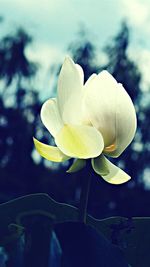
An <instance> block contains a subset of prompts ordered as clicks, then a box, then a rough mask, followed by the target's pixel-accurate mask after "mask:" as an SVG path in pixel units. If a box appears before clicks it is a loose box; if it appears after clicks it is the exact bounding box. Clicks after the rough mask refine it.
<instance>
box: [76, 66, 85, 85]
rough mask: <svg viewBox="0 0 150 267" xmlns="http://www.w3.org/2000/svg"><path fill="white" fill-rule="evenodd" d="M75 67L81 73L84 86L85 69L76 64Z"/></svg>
mask: <svg viewBox="0 0 150 267" xmlns="http://www.w3.org/2000/svg"><path fill="white" fill-rule="evenodd" d="M75 65H76V68H77V70H78V72H79V75H80V79H81V83H82V84H83V83H84V72H83V69H82V67H81V66H80V65H79V64H75Z"/></svg>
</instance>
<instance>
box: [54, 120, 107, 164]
mask: <svg viewBox="0 0 150 267" xmlns="http://www.w3.org/2000/svg"><path fill="white" fill-rule="evenodd" d="M55 142H56V145H57V146H58V147H59V149H60V150H61V151H62V152H63V153H64V154H66V155H68V156H70V157H73V158H80V159H87V158H93V157H97V156H99V155H100V154H101V152H102V150H103V148H104V142H103V138H102V136H101V134H100V133H99V132H98V131H97V130H96V129H95V128H94V127H91V126H86V125H79V126H72V125H65V126H64V127H63V128H62V129H61V130H60V132H59V134H58V135H57V136H56V137H55Z"/></svg>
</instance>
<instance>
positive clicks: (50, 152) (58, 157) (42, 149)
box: [33, 138, 69, 162]
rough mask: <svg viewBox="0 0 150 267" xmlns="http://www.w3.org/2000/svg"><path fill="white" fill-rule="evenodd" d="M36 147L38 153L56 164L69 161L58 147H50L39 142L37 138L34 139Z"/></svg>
mask: <svg viewBox="0 0 150 267" xmlns="http://www.w3.org/2000/svg"><path fill="white" fill-rule="evenodd" d="M33 141H34V145H35V148H36V150H37V151H38V153H39V154H40V155H41V156H42V157H43V158H45V159H47V160H50V161H54V162H63V161H66V160H68V159H69V157H67V156H66V155H64V154H63V153H62V152H61V151H60V150H59V149H58V147H55V146H49V145H46V144H43V143H42V142H39V141H38V140H37V139H36V138H33Z"/></svg>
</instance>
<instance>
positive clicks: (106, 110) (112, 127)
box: [84, 71, 136, 157]
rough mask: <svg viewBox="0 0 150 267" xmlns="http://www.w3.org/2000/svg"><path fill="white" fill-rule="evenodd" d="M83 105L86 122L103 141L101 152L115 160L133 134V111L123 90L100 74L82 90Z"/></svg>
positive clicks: (104, 72) (134, 116) (114, 81)
mask: <svg viewBox="0 0 150 267" xmlns="http://www.w3.org/2000/svg"><path fill="white" fill-rule="evenodd" d="M84 105H85V109H84V110H85V114H87V115H86V116H87V118H88V119H89V120H90V121H91V123H92V125H93V126H94V127H95V128H96V129H98V130H99V131H100V132H101V134H102V136H103V138H104V144H105V150H104V152H105V153H106V154H108V155H109V156H112V157H117V156H119V155H120V154H121V153H122V152H123V151H124V149H125V148H126V147H127V146H128V145H129V143H130V142H131V141H132V139H133V137H134V134H135V130H136V114H135V109H134V106H133V103H132V101H131V99H130V97H129V95H128V94H127V92H126V91H125V89H124V88H123V87H122V86H121V85H120V84H118V83H117V82H116V80H115V79H114V78H113V76H112V75H111V74H109V73H108V72H107V71H102V72H101V73H100V74H99V75H98V76H97V77H95V78H93V79H91V81H90V82H89V84H87V86H86V87H85V95H84ZM88 119H87V120H88Z"/></svg>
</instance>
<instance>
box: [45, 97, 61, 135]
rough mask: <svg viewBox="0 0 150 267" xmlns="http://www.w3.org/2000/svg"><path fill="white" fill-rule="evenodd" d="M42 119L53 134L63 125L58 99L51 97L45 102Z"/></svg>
mask: <svg viewBox="0 0 150 267" xmlns="http://www.w3.org/2000/svg"><path fill="white" fill-rule="evenodd" d="M41 120H42V122H43V124H44V125H45V127H46V128H47V129H48V131H49V132H50V133H51V135H52V136H55V135H56V134H57V133H58V132H59V131H60V129H61V128H62V127H63V122H62V119H61V117H60V114H59V110H58V106H57V100H56V99H54V98H51V99H49V100H47V101H46V102H45V103H44V104H43V106H42V109H41Z"/></svg>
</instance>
